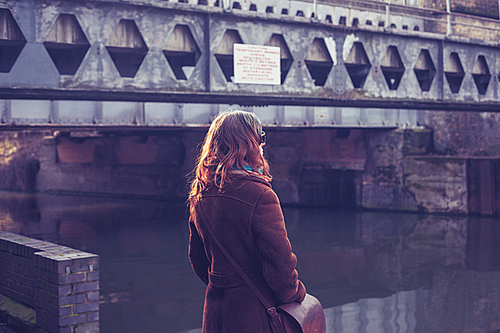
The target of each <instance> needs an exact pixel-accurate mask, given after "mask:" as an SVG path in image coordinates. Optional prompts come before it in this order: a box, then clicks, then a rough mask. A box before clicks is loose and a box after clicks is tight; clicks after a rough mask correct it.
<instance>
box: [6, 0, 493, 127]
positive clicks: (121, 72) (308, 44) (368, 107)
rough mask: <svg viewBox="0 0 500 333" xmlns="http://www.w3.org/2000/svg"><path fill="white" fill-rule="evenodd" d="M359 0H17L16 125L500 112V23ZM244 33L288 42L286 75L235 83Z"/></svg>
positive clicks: (412, 120)
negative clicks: (229, 111)
mask: <svg viewBox="0 0 500 333" xmlns="http://www.w3.org/2000/svg"><path fill="white" fill-rule="evenodd" d="M359 3H360V4H361V5H359V4H358V3H357V2H352V3H344V4H336V3H334V2H332V1H319V3H317V2H316V1H314V2H305V1H279V0H274V1H257V0H256V1H253V2H242V1H240V2H238V1H227V0H226V1H206V0H205V1H203V0H189V1H188V0H178V1H177V0H175V1H160V0H152V1H132V0H130V1H119V2H118V1H109V0H108V1H105V0H97V1H90V0H89V1H69V0H68V1H51V0H49V1H38V0H32V1H3V2H2V3H1V4H0V21H1V25H0V36H1V39H0V48H1V51H2V55H3V56H2V57H1V58H0V98H1V99H2V100H1V103H0V105H1V110H2V111H1V121H2V126H4V127H11V126H13V125H16V126H22V125H29V126H32V125H42V126H52V125H63V126H65V125H67V126H73V125H78V126H82V125H85V126H113V125H123V126H179V125H206V124H207V123H209V122H210V119H211V118H212V117H213V115H214V114H216V113H218V112H219V110H221V109H224V108H226V106H227V105H230V104H239V105H244V106H246V107H247V108H250V109H253V110H254V111H255V112H256V113H257V114H258V115H259V116H260V117H261V118H262V119H263V121H264V123H265V124H267V125H277V126H314V125H316V126H349V127H394V126H396V127H397V126H403V127H405V126H420V125H423V124H424V116H423V111H419V110H448V111H497V110H499V106H500V104H499V102H498V92H499V89H500V87H499V84H498V74H499V73H500V63H499V62H498V60H497V59H500V57H499V53H500V49H499V44H498V42H496V41H495V40H496V37H497V36H498V35H500V34H498V32H499V30H498V28H497V24H496V23H497V22H496V21H495V20H488V19H483V20H482V21H481V25H475V26H473V27H469V26H467V24H469V23H463V22H462V23H457V22H460V19H462V21H463V20H464V17H465V16H464V17H462V16H459V15H458V14H457V15H455V16H450V13H449V12H446V11H442V10H430V9H422V8H416V7H411V6H402V5H391V6H389V5H388V4H386V3H380V2H373V1H371V2H369V1H365V2H359ZM450 17H452V18H453V20H450ZM452 21H453V22H454V24H455V25H456V26H454V25H451V23H450V22H452ZM464 27H466V28H469V34H468V35H472V37H471V36H469V37H464V36H463V35H462V36H461V35H460V31H463V28H464ZM473 29H476V30H478V31H479V32H476V34H480V35H481V36H487V38H483V39H477V38H473V37H475V36H474V31H473ZM238 43H241V44H252V45H268V46H277V47H279V48H280V50H281V54H280V59H281V60H280V63H281V84H279V85H264V84H243V83H235V82H234V77H233V75H234V73H233V71H234V68H233V45H234V44H238Z"/></svg>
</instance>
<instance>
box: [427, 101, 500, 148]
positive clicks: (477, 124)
mask: <svg viewBox="0 0 500 333" xmlns="http://www.w3.org/2000/svg"><path fill="white" fill-rule="evenodd" d="M426 123H427V124H428V127H429V128H431V129H432V131H433V142H434V153H435V154H439V155H451V156H500V114H499V113H494V112H443V111H432V112H427V114H426Z"/></svg>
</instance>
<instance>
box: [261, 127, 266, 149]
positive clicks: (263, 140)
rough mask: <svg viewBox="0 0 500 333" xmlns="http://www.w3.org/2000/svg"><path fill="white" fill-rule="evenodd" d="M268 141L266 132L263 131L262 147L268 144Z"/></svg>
mask: <svg viewBox="0 0 500 333" xmlns="http://www.w3.org/2000/svg"><path fill="white" fill-rule="evenodd" d="M266 141H267V138H266V132H264V131H262V133H261V134H260V145H261V146H264V145H265V144H266Z"/></svg>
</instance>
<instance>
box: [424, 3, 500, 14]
mask: <svg viewBox="0 0 500 333" xmlns="http://www.w3.org/2000/svg"><path fill="white" fill-rule="evenodd" d="M424 6H426V7H428V8H436V9H441V10H446V0H425V1H424ZM450 8H451V11H452V12H456V13H463V14H471V15H478V16H483V17H491V18H498V1H495V0H470V1H467V0H453V1H450Z"/></svg>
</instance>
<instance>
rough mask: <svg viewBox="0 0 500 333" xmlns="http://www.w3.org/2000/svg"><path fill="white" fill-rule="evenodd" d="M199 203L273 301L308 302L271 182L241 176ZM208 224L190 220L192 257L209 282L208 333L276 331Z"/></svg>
mask: <svg viewBox="0 0 500 333" xmlns="http://www.w3.org/2000/svg"><path fill="white" fill-rule="evenodd" d="M199 205H201V207H202V209H203V212H204V214H205V216H206V218H207V219H209V220H210V225H211V226H212V228H213V229H214V232H215V233H216V235H217V236H218V238H219V240H220V241H221V243H222V244H223V245H224V247H225V248H226V250H227V251H228V252H229V253H230V254H231V255H232V257H233V258H234V259H235V260H236V262H237V263H238V264H239V265H240V266H241V267H242V269H243V270H244V271H245V272H246V273H247V274H248V275H249V277H250V278H251V279H252V281H253V282H254V283H255V284H256V286H257V288H259V290H260V291H261V292H262V293H263V294H264V296H266V298H267V299H268V301H269V302H271V303H272V304H273V305H279V304H281V303H286V302H292V301H299V302H301V301H302V300H303V299H304V297H305V294H306V290H305V287H304V285H303V284H302V283H301V282H300V281H299V280H298V279H297V276H298V274H297V271H296V270H295V265H296V263H297V259H296V257H295V255H294V254H293V253H292V248H291V246H290V242H289V240H288V238H287V233H286V229H285V222H284V219H283V214H282V211H281V207H280V204H279V201H278V197H277V196H276V194H275V193H274V191H273V190H272V189H271V185H270V184H269V183H268V182H267V181H265V180H264V179H261V178H259V177H255V176H240V177H238V179H237V180H236V181H234V182H233V183H232V184H230V185H226V186H224V187H223V189H222V191H220V192H219V191H218V189H217V188H212V189H209V190H207V191H206V192H204V193H202V196H201V200H200V202H199ZM205 223H206V222H205V221H203V223H200V216H199V215H198V214H196V213H195V214H192V215H191V217H190V219H189V227H190V240H189V259H190V261H191V265H192V266H193V269H194V271H195V272H196V274H197V275H198V276H199V277H200V279H201V280H203V282H205V284H207V291H206V294H205V306H204V309H203V333H236V332H238V333H245V332H248V333H259V332H263V333H264V332H265V333H268V332H271V328H270V326H269V319H268V314H267V312H266V309H265V308H264V306H263V305H262V303H260V301H259V300H258V299H257V297H256V296H255V295H254V293H253V292H252V291H251V290H250V288H249V287H248V286H247V285H246V284H245V282H244V281H243V280H242V279H241V277H240V276H239V275H238V273H237V272H236V271H235V269H234V268H233V267H232V266H231V264H230V263H229V261H228V260H227V259H226V258H225V257H224V254H223V253H222V252H221V251H220V250H219V248H218V247H217V244H215V243H214V242H213V241H212V239H211V237H210V234H209V233H208V231H207V229H206V227H205Z"/></svg>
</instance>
